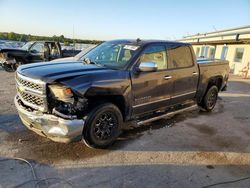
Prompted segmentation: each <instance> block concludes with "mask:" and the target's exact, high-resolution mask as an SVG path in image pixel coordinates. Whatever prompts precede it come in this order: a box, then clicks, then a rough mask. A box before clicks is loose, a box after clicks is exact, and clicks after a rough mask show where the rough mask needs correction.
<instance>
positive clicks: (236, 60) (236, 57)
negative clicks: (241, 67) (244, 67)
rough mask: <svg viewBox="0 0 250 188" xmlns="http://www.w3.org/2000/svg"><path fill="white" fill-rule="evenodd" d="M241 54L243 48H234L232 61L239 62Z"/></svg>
mask: <svg viewBox="0 0 250 188" xmlns="http://www.w3.org/2000/svg"><path fill="white" fill-rule="evenodd" d="M243 54H244V48H236V49H235V55H234V61H235V62H241V61H242V57H243Z"/></svg>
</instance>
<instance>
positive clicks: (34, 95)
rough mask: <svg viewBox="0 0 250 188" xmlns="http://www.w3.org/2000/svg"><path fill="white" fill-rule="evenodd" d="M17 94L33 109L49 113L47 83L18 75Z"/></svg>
mask: <svg viewBox="0 0 250 188" xmlns="http://www.w3.org/2000/svg"><path fill="white" fill-rule="evenodd" d="M16 83H17V94H18V96H19V97H20V99H21V101H22V102H23V103H24V104H25V105H26V106H29V107H31V108H33V109H36V110H40V111H47V106H48V105H47V99H46V83H45V82H43V81H40V80H36V79H31V78H28V77H25V76H22V75H20V74H18V73H17V74H16Z"/></svg>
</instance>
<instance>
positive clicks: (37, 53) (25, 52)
mask: <svg viewBox="0 0 250 188" xmlns="http://www.w3.org/2000/svg"><path fill="white" fill-rule="evenodd" d="M79 52H80V50H61V45H60V43H59V42H50V41H32V42H28V43H26V44H25V45H24V46H23V47H22V48H3V49H0V65H1V66H2V67H3V68H4V69H5V70H6V71H7V72H13V71H15V70H16V68H17V67H18V66H19V65H22V64H27V63H35V62H42V61H51V60H54V59H57V58H61V57H71V56H75V55H76V54H77V53H79Z"/></svg>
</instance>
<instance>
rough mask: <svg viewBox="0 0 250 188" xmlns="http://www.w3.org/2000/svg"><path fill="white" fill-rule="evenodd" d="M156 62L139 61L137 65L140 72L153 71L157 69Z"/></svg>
mask: <svg viewBox="0 0 250 188" xmlns="http://www.w3.org/2000/svg"><path fill="white" fill-rule="evenodd" d="M157 68H158V67H157V64H156V63H155V62H141V64H140V65H139V67H138V70H139V71H140V72H154V71H157Z"/></svg>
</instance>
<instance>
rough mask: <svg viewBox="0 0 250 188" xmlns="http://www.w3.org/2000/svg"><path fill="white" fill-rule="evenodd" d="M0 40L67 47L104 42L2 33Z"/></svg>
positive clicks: (61, 36)
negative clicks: (47, 43) (48, 43)
mask: <svg viewBox="0 0 250 188" xmlns="http://www.w3.org/2000/svg"><path fill="white" fill-rule="evenodd" d="M0 40H14V41H20V42H28V41H56V42H61V43H64V44H65V45H69V44H70V43H84V44H99V43H101V42H103V41H99V40H82V39H71V38H66V37H64V36H63V35H60V36H56V35H54V36H52V37H48V36H36V35H30V34H28V35H27V34H20V33H14V32H0Z"/></svg>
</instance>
